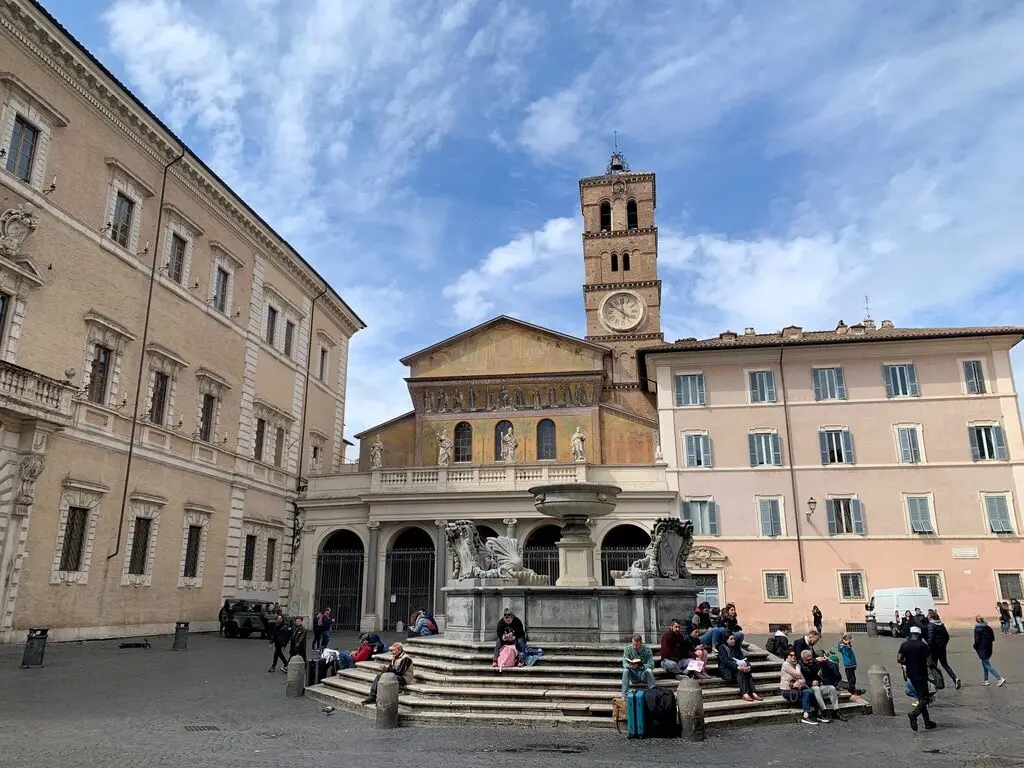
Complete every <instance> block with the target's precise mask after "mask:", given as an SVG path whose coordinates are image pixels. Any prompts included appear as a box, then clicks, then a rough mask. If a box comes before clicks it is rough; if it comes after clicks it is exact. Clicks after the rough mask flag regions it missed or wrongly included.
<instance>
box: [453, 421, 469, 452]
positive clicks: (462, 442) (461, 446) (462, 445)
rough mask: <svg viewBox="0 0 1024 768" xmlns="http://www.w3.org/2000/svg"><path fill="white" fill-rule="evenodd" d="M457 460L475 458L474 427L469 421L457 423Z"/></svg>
mask: <svg viewBox="0 0 1024 768" xmlns="http://www.w3.org/2000/svg"><path fill="white" fill-rule="evenodd" d="M453 442H454V443H455V461H472V460H473V427H471V426H470V425H469V422H467V421H460V422H459V423H458V424H456V425H455V438H454V440H453Z"/></svg>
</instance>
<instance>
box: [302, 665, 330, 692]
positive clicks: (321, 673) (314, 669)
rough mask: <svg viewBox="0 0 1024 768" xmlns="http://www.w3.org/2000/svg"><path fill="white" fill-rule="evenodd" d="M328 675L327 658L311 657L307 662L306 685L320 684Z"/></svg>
mask: <svg viewBox="0 0 1024 768" xmlns="http://www.w3.org/2000/svg"><path fill="white" fill-rule="evenodd" d="M325 677H327V660H326V659H310V660H309V661H307V662H306V687H307V688H309V687H311V686H314V685H319V684H320V683H321V682H323V679H324V678H325Z"/></svg>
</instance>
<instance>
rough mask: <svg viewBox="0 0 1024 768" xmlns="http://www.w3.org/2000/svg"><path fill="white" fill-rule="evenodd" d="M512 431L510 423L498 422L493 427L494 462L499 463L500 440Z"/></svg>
mask: <svg viewBox="0 0 1024 768" xmlns="http://www.w3.org/2000/svg"><path fill="white" fill-rule="evenodd" d="M510 429H512V422H511V421H499V422H498V423H497V425H495V427H494V460H495V461H501V438H503V437H504V436H505V435H507V434H508V432H509V430H510Z"/></svg>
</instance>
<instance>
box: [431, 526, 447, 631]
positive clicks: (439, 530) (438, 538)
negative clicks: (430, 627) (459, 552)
mask: <svg viewBox="0 0 1024 768" xmlns="http://www.w3.org/2000/svg"><path fill="white" fill-rule="evenodd" d="M434 525H435V526H436V529H435V531H434V616H435V617H437V616H443V615H444V612H445V608H444V592H442V591H441V590H442V589H443V588H444V586H445V577H446V576H447V573H448V569H447V568H445V564H446V563H447V561H448V558H447V554H448V547H447V545H446V544H445V538H444V529H445V527H446V526H447V525H448V521H447V520H435V521H434Z"/></svg>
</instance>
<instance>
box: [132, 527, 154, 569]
mask: <svg viewBox="0 0 1024 768" xmlns="http://www.w3.org/2000/svg"><path fill="white" fill-rule="evenodd" d="M152 530H153V519H152V518H150V517H136V518H135V531H134V533H133V534H132V552H131V556H130V559H129V562H128V573H129V574H131V575H132V576H143V575H145V574H146V564H147V562H148V560H149V547H150V540H149V537H150V533H151V531H152Z"/></svg>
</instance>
